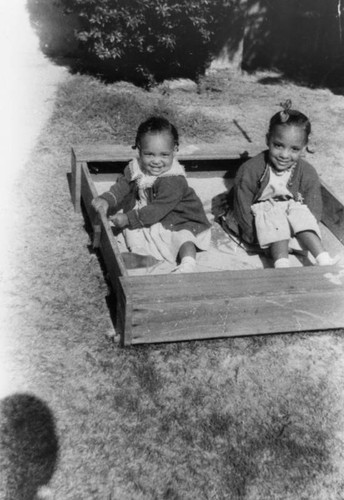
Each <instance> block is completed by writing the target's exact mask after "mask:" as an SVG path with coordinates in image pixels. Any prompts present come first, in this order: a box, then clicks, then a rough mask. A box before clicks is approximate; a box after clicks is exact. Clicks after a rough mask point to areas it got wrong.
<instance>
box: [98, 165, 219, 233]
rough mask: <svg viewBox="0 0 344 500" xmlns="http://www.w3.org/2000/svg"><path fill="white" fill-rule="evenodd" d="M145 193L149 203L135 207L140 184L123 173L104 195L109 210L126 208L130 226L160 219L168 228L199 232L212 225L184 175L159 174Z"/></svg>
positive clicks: (143, 225)
mask: <svg viewBox="0 0 344 500" xmlns="http://www.w3.org/2000/svg"><path fill="white" fill-rule="evenodd" d="M146 195H147V205H146V206H145V207H142V208H140V209H135V208H134V207H135V203H136V201H137V199H138V188H137V184H136V182H135V181H131V180H130V179H128V176H127V175H124V176H121V177H119V179H118V180H117V182H116V183H115V184H114V185H113V186H111V188H110V190H109V191H108V192H106V193H104V194H102V195H101V198H104V199H105V200H106V201H107V202H108V203H109V213H114V212H117V211H118V210H120V209H123V212H124V213H126V214H127V216H128V220H129V228H130V229H137V228H140V227H149V226H152V225H153V224H155V223H157V222H160V223H161V224H162V225H163V227H164V228H165V229H169V230H171V231H180V230H181V229H187V230H189V231H191V232H192V233H193V234H194V235H197V234H199V233H201V232H202V231H205V230H206V229H208V228H209V227H210V223H209V221H208V219H207V216H206V214H205V211H204V208H203V205H202V203H201V200H200V199H199V197H198V196H197V195H196V193H195V191H194V190H193V189H192V188H191V187H190V186H189V185H188V182H187V180H186V178H185V177H184V176H183V175H171V176H163V177H157V179H156V181H155V182H154V184H153V186H152V187H149V188H146Z"/></svg>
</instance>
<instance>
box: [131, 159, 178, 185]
mask: <svg viewBox="0 0 344 500" xmlns="http://www.w3.org/2000/svg"><path fill="white" fill-rule="evenodd" d="M128 166H129V172H130V180H131V181H136V183H137V185H138V187H139V188H141V189H145V188H148V187H151V186H153V184H154V182H155V181H156V180H157V179H159V178H160V177H173V176H178V175H182V176H183V177H186V174H185V170H184V167H183V165H181V164H180V163H179V161H178V160H176V159H175V158H174V159H173V162H172V165H171V168H170V169H169V170H167V172H164V173H163V174H161V175H158V176H155V175H149V174H146V173H145V172H143V171H142V170H141V167H140V164H139V162H138V160H137V158H134V159H133V160H131V162H130V163H129V165H128Z"/></svg>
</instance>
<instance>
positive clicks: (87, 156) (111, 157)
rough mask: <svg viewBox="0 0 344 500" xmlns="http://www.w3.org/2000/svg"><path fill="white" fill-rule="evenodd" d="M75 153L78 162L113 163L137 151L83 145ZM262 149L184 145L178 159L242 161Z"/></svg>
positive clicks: (126, 158)
mask: <svg viewBox="0 0 344 500" xmlns="http://www.w3.org/2000/svg"><path fill="white" fill-rule="evenodd" d="M72 149H73V151H74V154H75V157H76V160H77V161H78V162H81V161H82V162H111V161H129V160H130V159H131V158H132V157H133V154H135V151H133V149H132V147H131V146H125V145H113V144H93V145H87V144H85V145H84V144H81V145H76V146H73V148H72ZM259 151H261V149H259V148H257V146H254V145H250V144H247V143H243V145H242V147H238V146H235V147H231V146H230V145H224V144H197V145H189V146H187V145H184V146H181V147H180V152H179V153H178V155H177V156H178V158H179V159H180V161H182V159H189V160H193V159H196V160H197V159H202V158H203V159H210V160H212V159H223V160H228V159H229V158H232V159H236V158H237V159H240V158H241V157H242V155H244V156H246V155H247V154H248V155H249V156H252V155H253V154H257V153H258V152H259Z"/></svg>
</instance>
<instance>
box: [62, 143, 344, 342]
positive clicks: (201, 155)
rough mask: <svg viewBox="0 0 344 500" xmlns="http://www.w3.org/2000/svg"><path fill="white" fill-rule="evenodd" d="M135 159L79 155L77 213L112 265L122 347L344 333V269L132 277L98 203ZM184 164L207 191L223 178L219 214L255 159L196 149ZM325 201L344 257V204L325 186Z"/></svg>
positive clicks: (329, 227)
mask: <svg viewBox="0 0 344 500" xmlns="http://www.w3.org/2000/svg"><path fill="white" fill-rule="evenodd" d="M257 152H258V151H253V150H252V151H248V154H249V156H252V155H253V154H256V153H257ZM132 156H133V151H132V149H131V148H130V147H124V146H110V145H96V146H77V147H73V148H72V174H71V189H72V199H73V203H74V207H75V210H76V211H77V212H81V211H83V213H84V216H85V217H86V218H87V219H88V222H90V224H91V227H92V231H93V238H94V245H95V246H96V247H98V250H99V252H100V256H101V258H102V260H103V262H104V264H105V267H106V271H107V274H108V276H109V280H110V283H111V287H112V289H113V292H114V297H115V299H114V300H115V302H116V303H115V304H114V306H115V309H116V319H115V330H116V334H118V335H120V339H121V344H122V345H131V344H140V343H155V342H171V341H181V340H191V339H210V338H219V337H233V336H242V335H255V334H269V333H283V332H300V331H309V330H313V331H314V330H327V329H338V328H344V267H342V266H340V265H335V266H326V267H318V266H311V265H309V266H305V267H303V266H301V267H290V268H288V269H271V268H254V269H251V268H249V269H247V268H244V269H229V270H223V269H220V270H217V271H209V272H195V273H189V274H173V273H165V274H164V273H162V274H147V273H146V274H145V273H143V274H141V275H140V274H132V273H130V270H128V269H127V268H126V266H125V263H124V260H123V258H122V254H121V250H120V247H119V245H118V241H117V238H116V235H115V232H114V230H113V227H112V226H111V224H110V222H109V220H108V219H107V217H106V215H105V213H104V214H101V215H100V216H99V215H98V214H96V213H95V211H94V210H93V208H92V206H91V202H92V199H93V198H94V197H96V196H98V195H99V194H101V193H102V192H104V191H105V190H107V189H108V188H109V186H110V185H111V184H113V183H114V182H115V180H116V178H117V177H118V175H120V174H121V173H122V172H123V169H124V167H125V165H126V164H127V163H128V161H129V160H130V159H131V158H132ZM178 159H179V161H180V162H181V163H182V164H183V165H184V166H185V169H186V171H187V176H188V179H189V182H191V181H192V179H195V180H197V182H198V183H199V184H198V185H201V184H202V185H204V187H205V190H207V186H208V185H210V183H211V180H212V179H213V178H216V179H222V182H223V189H222V190H221V191H222V193H221V192H219V193H218V195H219V196H214V197H213V199H212V202H213V203H212V205H213V206H212V210H213V209H214V207H215V209H216V204H217V203H218V201H217V200H218V199H221V194H222V195H223V194H224V193H226V190H228V187H229V186H230V185H231V182H232V180H233V178H234V175H235V172H236V170H237V168H238V167H239V165H240V164H241V163H242V162H243V161H244V160H246V159H247V152H245V154H243V151H233V150H230V148H224V147H219V146H216V147H215V146H214V147H212V151H211V152H210V153H209V148H208V151H205V150H204V149H202V148H201V147H198V146H197V147H196V146H193V147H191V150H190V148H189V149H188V148H185V152H184V153H183V152H182V151H181V153H180V154H179V155H178ZM196 192H197V190H196ZM322 196H323V203H324V210H323V218H322V224H323V227H324V230H325V232H327V233H329V234H330V236H331V238H330V240H331V241H332V243H333V242H334V243H333V244H335V250H333V251H331V248H329V251H330V253H332V255H333V254H336V253H343V255H344V207H343V203H342V202H341V201H339V200H338V199H337V198H336V196H335V195H334V194H333V192H332V191H331V189H329V188H328V187H327V186H325V185H324V184H323V185H322ZM201 199H202V198H201ZM214 224H217V223H216V222H214ZM228 240H229V237H228ZM332 243H331V245H332Z"/></svg>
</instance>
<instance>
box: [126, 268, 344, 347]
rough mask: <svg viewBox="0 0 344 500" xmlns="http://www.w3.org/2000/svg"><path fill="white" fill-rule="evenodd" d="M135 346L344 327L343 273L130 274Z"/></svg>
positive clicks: (313, 270)
mask: <svg viewBox="0 0 344 500" xmlns="http://www.w3.org/2000/svg"><path fill="white" fill-rule="evenodd" d="M128 282H129V284H130V286H131V290H132V301H133V313H132V328H133V329H132V342H133V343H134V344H136V343H149V342H170V341H177V340H188V339H203V338H215V337H231V336H240V335H255V334H268V333H282V332H291V331H308V330H321V329H329V328H330V329H332V328H343V327H344V270H343V269H341V268H336V267H322V268H320V267H307V268H290V269H281V270H279V269H263V270H260V269H257V270H249V271H246V270H245V271H227V272H222V273H207V276H206V279H204V275H203V276H202V275H200V274H198V273H195V274H188V275H161V276H148V277H147V276H142V277H137V276H135V277H129V279H128Z"/></svg>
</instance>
